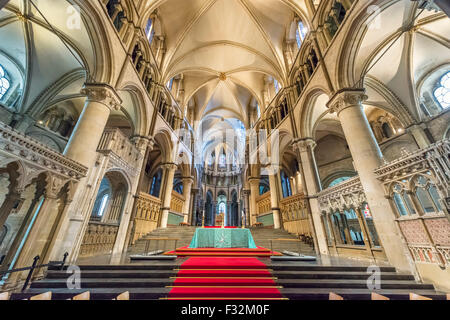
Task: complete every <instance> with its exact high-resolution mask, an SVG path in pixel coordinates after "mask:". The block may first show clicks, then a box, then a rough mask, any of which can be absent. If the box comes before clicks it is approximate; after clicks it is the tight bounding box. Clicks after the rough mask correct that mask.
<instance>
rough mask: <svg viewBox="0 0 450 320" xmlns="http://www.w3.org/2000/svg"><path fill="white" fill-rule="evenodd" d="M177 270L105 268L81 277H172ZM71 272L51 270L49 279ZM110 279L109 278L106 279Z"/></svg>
mask: <svg viewBox="0 0 450 320" xmlns="http://www.w3.org/2000/svg"><path fill="white" fill-rule="evenodd" d="M176 274H177V272H176V271H173V270H147V271H139V270H122V271H114V270H113V271H108V272H105V270H86V271H83V272H82V273H81V278H82V279H84V278H103V279H105V281H109V279H113V278H127V279H131V278H160V279H161V278H162V279H164V278H170V277H174V276H176ZM70 275H71V274H70V273H66V272H64V271H51V272H48V273H47V276H46V278H47V279H67V278H68V277H69V276H70ZM106 279H108V280H106Z"/></svg>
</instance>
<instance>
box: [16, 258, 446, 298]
mask: <svg viewBox="0 0 450 320" xmlns="http://www.w3.org/2000/svg"><path fill="white" fill-rule="evenodd" d="M182 261H183V259H181V261H174V262H153V263H152V264H146V265H140V264H128V265H85V266H80V269H81V278H80V279H81V288H80V289H69V288H68V287H67V283H68V281H67V279H68V277H70V276H72V273H67V271H66V270H58V269H56V268H51V269H49V270H48V272H47V274H46V277H45V278H44V279H43V280H40V281H35V282H33V283H32V285H31V287H30V288H29V289H28V290H26V291H25V292H23V293H14V294H13V295H12V299H25V298H29V297H30V296H33V295H36V294H39V293H43V292H47V291H51V292H52V297H53V299H55V300H59V299H69V298H71V297H73V296H75V295H77V294H79V293H82V292H85V291H89V292H90V293H91V299H94V300H111V299H113V298H115V297H116V296H117V295H119V294H120V293H122V292H124V291H129V292H130V298H131V299H133V300H139V299H145V300H152V299H161V298H166V297H167V295H168V293H169V291H170V289H171V288H168V287H167V286H171V285H172V284H173V281H174V278H173V277H175V276H176V274H177V270H176V269H177V268H178V267H179V264H180V263H181V262H182ZM262 261H264V262H265V263H266V264H267V265H268V267H269V268H270V269H271V270H272V276H273V277H275V278H274V279H275V281H276V284H277V285H278V286H281V287H282V288H281V289H280V292H281V293H282V295H283V297H285V298H289V299H291V300H328V295H329V292H334V293H337V294H339V295H341V296H342V297H343V298H344V299H346V300H347V299H348V300H370V294H371V292H372V291H371V290H369V289H368V288H367V278H368V277H369V274H368V273H367V272H366V269H367V268H366V267H363V266H360V267H358V266H351V267H349V266H321V265H316V264H313V263H298V262H296V263H292V262H291V263H288V262H272V263H271V261H270V259H268V258H264V259H263V260H262ZM380 271H381V273H380V279H381V288H380V289H376V290H373V291H375V292H377V293H379V294H382V295H384V296H387V297H389V298H390V299H392V300H408V299H409V293H411V292H413V293H416V294H420V295H423V296H426V297H430V298H432V299H433V300H445V298H446V296H445V294H443V293H439V292H436V291H435V290H434V287H433V285H431V284H422V283H418V282H416V281H415V280H414V277H413V276H412V275H410V274H401V273H397V272H396V270H395V269H394V268H392V267H381V268H380ZM211 272H213V271H211ZM69 282H70V281H69Z"/></svg>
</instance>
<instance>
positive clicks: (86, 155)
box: [64, 83, 122, 168]
mask: <svg viewBox="0 0 450 320" xmlns="http://www.w3.org/2000/svg"><path fill="white" fill-rule="evenodd" d="M81 93H82V94H84V95H86V96H87V99H86V103H85V105H84V109H83V111H82V112H81V115H80V118H79V119H78V122H77V125H76V126H75V129H74V130H73V133H72V136H71V137H70V139H69V142H68V143H67V146H66V149H65V150H64V155H65V156H67V157H68V158H71V159H72V160H75V161H77V162H79V163H81V164H83V165H85V166H86V167H88V168H90V167H91V166H92V165H93V163H94V161H95V158H96V155H97V152H96V151H97V146H98V144H99V142H100V138H101V136H102V134H103V130H104V129H105V126H106V123H107V122H108V118H109V114H110V113H111V111H112V110H119V109H120V104H121V103H122V100H121V99H120V97H119V96H118V95H117V93H116V92H115V90H114V89H113V88H112V87H110V86H109V85H107V84H103V83H102V84H97V83H89V84H88V83H86V84H85V85H84V86H83V89H82V90H81Z"/></svg>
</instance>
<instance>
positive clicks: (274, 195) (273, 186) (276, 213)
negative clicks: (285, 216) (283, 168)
mask: <svg viewBox="0 0 450 320" xmlns="http://www.w3.org/2000/svg"><path fill="white" fill-rule="evenodd" d="M278 172H280V171H279V170H277V171H276V172H273V174H269V185H270V203H271V206H272V215H273V228H274V229H280V228H281V223H280V195H279V193H280V188H279V184H278V181H279V178H278Z"/></svg>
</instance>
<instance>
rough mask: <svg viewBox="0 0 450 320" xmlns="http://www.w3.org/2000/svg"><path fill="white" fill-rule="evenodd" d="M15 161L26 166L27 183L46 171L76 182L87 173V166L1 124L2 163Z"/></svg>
mask: <svg viewBox="0 0 450 320" xmlns="http://www.w3.org/2000/svg"><path fill="white" fill-rule="evenodd" d="M15 160H18V161H20V162H21V163H22V164H24V165H23V172H22V175H23V178H24V179H25V180H27V181H28V180H30V178H31V176H33V174H34V175H35V176H37V174H39V173H40V172H45V171H49V172H52V173H55V174H57V175H60V176H63V177H66V178H67V179H74V180H79V179H81V178H82V177H85V176H86V173H87V168H86V167H85V166H83V165H81V164H79V163H78V162H76V161H73V160H71V159H69V158H67V157H65V156H63V155H62V154H60V153H58V152H56V151H54V150H52V149H50V148H48V147H47V146H45V145H43V144H41V143H40V142H38V141H36V140H34V139H32V138H30V137H27V136H25V135H23V134H22V133H20V132H18V131H15V130H14V129H12V128H11V127H9V126H7V125H6V124H4V123H2V122H0V162H1V163H3V164H7V163H9V162H12V161H15ZM25 186H26V184H25V183H22V187H25ZM18 187H19V188H20V186H18Z"/></svg>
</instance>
